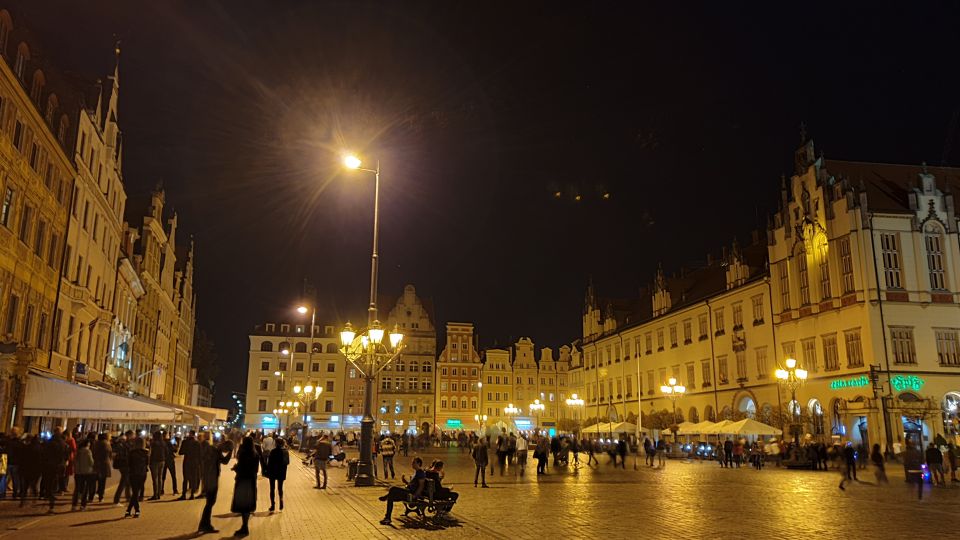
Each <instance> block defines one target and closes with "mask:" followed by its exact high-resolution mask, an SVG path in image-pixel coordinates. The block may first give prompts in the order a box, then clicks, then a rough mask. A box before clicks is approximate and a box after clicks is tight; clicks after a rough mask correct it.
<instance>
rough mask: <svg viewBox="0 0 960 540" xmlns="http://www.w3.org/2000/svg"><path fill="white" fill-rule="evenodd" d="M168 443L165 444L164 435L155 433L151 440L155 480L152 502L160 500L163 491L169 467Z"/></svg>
mask: <svg viewBox="0 0 960 540" xmlns="http://www.w3.org/2000/svg"><path fill="white" fill-rule="evenodd" d="M167 451H168V449H167V443H165V442H163V433H161V432H159V431H155V432H154V433H153V439H151V440H150V478H151V479H152V480H153V496H151V497H150V500H151V501H156V500H159V499H160V493H161V491H163V471H164V469H165V468H166V465H167Z"/></svg>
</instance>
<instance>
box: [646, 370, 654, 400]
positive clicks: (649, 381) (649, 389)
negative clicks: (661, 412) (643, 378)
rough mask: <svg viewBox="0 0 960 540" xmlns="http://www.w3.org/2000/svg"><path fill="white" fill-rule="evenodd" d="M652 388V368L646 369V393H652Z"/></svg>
mask: <svg viewBox="0 0 960 540" xmlns="http://www.w3.org/2000/svg"><path fill="white" fill-rule="evenodd" d="M653 389H654V382H653V370H652V369H651V370H649V371H647V393H648V394H652V393H653Z"/></svg>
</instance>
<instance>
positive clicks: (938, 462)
mask: <svg viewBox="0 0 960 540" xmlns="http://www.w3.org/2000/svg"><path fill="white" fill-rule="evenodd" d="M925 457H926V461H927V468H928V469H929V470H930V479H931V480H932V481H933V483H934V484H936V485H938V486H942V487H946V486H947V483H946V482H945V481H944V477H943V452H941V451H940V449H939V448H937V445H936V443H932V442H931V443H930V445H929V446H927V451H926V455H925Z"/></svg>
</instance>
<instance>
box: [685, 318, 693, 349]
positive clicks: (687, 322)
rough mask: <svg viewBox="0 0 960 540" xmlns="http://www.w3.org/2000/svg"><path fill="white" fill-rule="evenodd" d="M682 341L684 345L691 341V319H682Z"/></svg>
mask: <svg viewBox="0 0 960 540" xmlns="http://www.w3.org/2000/svg"><path fill="white" fill-rule="evenodd" d="M683 343H684V345H686V344H689V343H693V321H692V320H691V319H687V320H685V321H683Z"/></svg>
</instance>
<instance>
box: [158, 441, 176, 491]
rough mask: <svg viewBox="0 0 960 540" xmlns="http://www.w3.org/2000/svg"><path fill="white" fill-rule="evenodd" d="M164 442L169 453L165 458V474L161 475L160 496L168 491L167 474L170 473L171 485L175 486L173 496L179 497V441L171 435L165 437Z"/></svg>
mask: <svg viewBox="0 0 960 540" xmlns="http://www.w3.org/2000/svg"><path fill="white" fill-rule="evenodd" d="M163 442H164V444H165V445H166V447H167V453H166V454H164V456H163V473H161V475H160V494H161V495H163V494H164V493H165V492H166V491H167V473H168V472H169V473H170V484H171V485H172V486H173V494H174V495H179V494H180V493H179V492H178V491H177V450H179V448H177V440H176V439H174V438H171V437H170V436H169V435H165V436H164V437H163Z"/></svg>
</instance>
